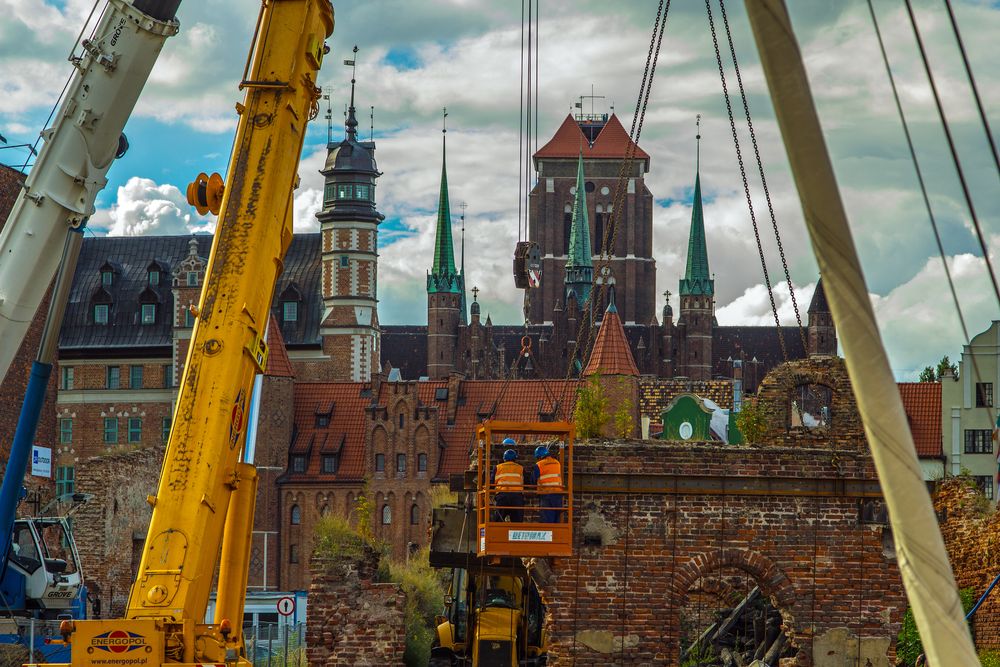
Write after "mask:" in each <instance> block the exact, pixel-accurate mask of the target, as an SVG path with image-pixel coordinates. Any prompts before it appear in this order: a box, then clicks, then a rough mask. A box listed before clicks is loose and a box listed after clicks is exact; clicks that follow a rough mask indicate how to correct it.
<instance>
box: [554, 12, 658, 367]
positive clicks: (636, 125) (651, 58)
mask: <svg viewBox="0 0 1000 667" xmlns="http://www.w3.org/2000/svg"><path fill="white" fill-rule="evenodd" d="M669 12H670V0H666V2H664V0H660V4H659V6H658V8H657V10H656V19H655V21H654V22H653V32H652V34H651V35H650V38H649V50H648V51H647V53H646V66H645V67H644V69H643V73H642V83H641V84H640V86H639V96H638V99H637V100H636V113H635V115H633V116H632V127H631V129H630V131H629V143H628V145H627V146H626V149H625V158H624V160H623V161H622V164H621V167H620V169H619V171H618V182H617V183H616V184H615V196H614V199H613V202H614V203H613V205H612V207H611V214H610V215H609V216H608V224H607V226H606V227H605V229H604V234H603V239H602V243H601V254H600V257H601V259H599V260H598V264H599V265H600V264H601V262H604V264H603V266H602V267H601V268H605V267H606V268H608V269H609V273H610V257H611V250H610V249H609V248H613V247H614V243H615V240H616V238H617V232H618V218H617V216H616V213H617V212H618V211H620V210H621V207H622V205H623V203H624V200H625V189H626V182H627V177H628V171H629V169H630V168H631V165H632V162H633V160H634V159H635V151H636V148H638V143H639V135H640V134H641V133H642V124H643V121H644V120H645V117H646V107H647V105H648V104H649V93H650V91H651V90H652V87H653V77H654V76H655V74H656V61H657V60H658V59H659V55H660V45H661V44H662V43H663V34H664V32H665V31H666V25H667V14H668V13H669ZM609 239H610V243H609V242H608V240H609ZM608 287H609V281H606V280H601V281H600V294H599V300H600V302H601V303H603V302H604V297H605V296H606V295H607V291H608ZM589 303H590V304H591V309H590V310H591V313H590V315H591V317H588V316H586V314H582V315H584V316H582V317H580V324H579V326H578V327H577V332H576V337H575V339H574V341H573V352H572V354H570V355H568V358H567V364H566V379H567V380H569V379H570V378H571V377H572V374H573V366H574V364H575V362H576V361H577V355H578V354H579V353H580V341H581V339H582V338H583V335H584V329H585V328H586V329H587V342H586V344H585V345H584V348H583V349H584V352H587V351H589V350H590V346H591V344H592V342H593V337H594V326H593V321H592V319H593V318H592V315H593V303H594V293H593V292H591V295H590V299H589ZM583 305H584V304H581V310H582V306H583Z"/></svg>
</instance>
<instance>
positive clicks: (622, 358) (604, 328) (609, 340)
mask: <svg viewBox="0 0 1000 667" xmlns="http://www.w3.org/2000/svg"><path fill="white" fill-rule="evenodd" d="M595 373H601V374H603V375H631V376H633V377H635V376H638V375H639V369H638V368H636V366H635V359H633V358H632V350H630V349H629V346H628V342H627V341H626V340H625V329H624V328H623V327H622V320H621V318H620V317H618V309H617V308H616V307H615V303H614V299H613V298H612V301H611V303H610V304H609V305H608V309H607V311H605V313H604V319H603V320H601V328H600V329H598V330H597V338H595V339H594V347H593V349H592V350H591V352H590V361H589V362H587V368H586V369H584V371H583V374H584V375H585V376H589V375H594V374H595Z"/></svg>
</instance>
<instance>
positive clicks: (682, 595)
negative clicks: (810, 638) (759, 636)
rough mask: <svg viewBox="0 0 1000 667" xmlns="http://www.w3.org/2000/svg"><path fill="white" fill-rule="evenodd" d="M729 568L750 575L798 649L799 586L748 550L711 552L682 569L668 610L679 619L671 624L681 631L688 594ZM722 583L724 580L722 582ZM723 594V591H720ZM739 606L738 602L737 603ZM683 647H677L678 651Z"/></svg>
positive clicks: (775, 566) (668, 595)
mask: <svg viewBox="0 0 1000 667" xmlns="http://www.w3.org/2000/svg"><path fill="white" fill-rule="evenodd" d="M726 568H731V569H736V570H740V571H742V572H744V573H746V574H747V575H749V576H750V577H751V578H752V579H753V580H754V583H755V584H756V585H757V586H758V587H759V588H760V591H761V593H762V594H763V595H764V596H765V597H767V598H769V599H770V600H771V604H772V605H773V606H774V607H775V608H776V609H777V610H778V611H779V612H781V619H782V624H783V626H784V629H785V634H786V635H787V636H788V639H789V641H790V642H791V644H792V645H793V646H795V647H798V646H799V642H798V641H797V640H796V631H795V617H794V614H793V613H792V609H793V607H794V605H795V598H796V592H795V585H794V584H793V583H792V581H791V579H789V578H788V575H786V574H785V572H784V571H783V570H782V569H781V568H780V567H778V566H777V565H776V564H775V563H774V562H773V561H771V560H770V559H769V558H768V557H767V556H764V555H763V554H761V553H758V552H756V551H752V550H746V549H725V550H722V551H719V550H715V551H708V552H704V553H700V554H698V555H696V556H694V557H692V558H690V559H689V560H688V561H687V562H686V563H684V564H683V565H681V566H679V567H678V568H677V571H676V572H675V574H674V578H673V585H672V586H671V587H670V588H669V589H668V591H667V608H668V609H670V610H671V614H672V615H673V616H674V617H675V618H673V619H672V620H671V625H672V626H673V627H679V618H678V617H677V616H678V614H679V613H680V610H681V609H682V608H683V607H684V606H685V604H686V603H687V598H688V594H689V592H690V590H691V588H692V587H693V586H695V585H696V584H697V583H698V582H699V580H701V581H702V582H703V584H704V583H705V582H711V581H713V579H712V578H711V577H710V576H709V575H711V574H713V573H716V572H720V571H721V570H724V569H726ZM720 581H721V580H720ZM720 592H721V591H720ZM737 602H738V601H737ZM679 648H680V647H679V646H677V649H679Z"/></svg>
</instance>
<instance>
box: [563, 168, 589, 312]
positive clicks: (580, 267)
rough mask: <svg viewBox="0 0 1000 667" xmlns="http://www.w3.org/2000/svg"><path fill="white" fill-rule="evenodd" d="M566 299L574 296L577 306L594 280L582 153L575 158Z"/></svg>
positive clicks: (582, 301) (580, 305) (583, 305)
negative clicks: (574, 188)
mask: <svg viewBox="0 0 1000 667" xmlns="http://www.w3.org/2000/svg"><path fill="white" fill-rule="evenodd" d="M565 282H566V300H567V302H568V301H569V295H570V293H573V294H574V295H575V296H576V302H577V304H578V305H579V307H580V308H584V307H585V304H586V303H587V302H588V301H589V300H590V291H591V289H592V287H593V284H594V262H593V259H592V257H591V250H590V220H589V219H588V217H587V191H586V185H585V183H584V180H583V153H581V154H580V157H579V159H578V160H577V167H576V195H575V196H574V198H573V217H572V222H571V223H570V232H569V248H568V250H567V252H566V278H565Z"/></svg>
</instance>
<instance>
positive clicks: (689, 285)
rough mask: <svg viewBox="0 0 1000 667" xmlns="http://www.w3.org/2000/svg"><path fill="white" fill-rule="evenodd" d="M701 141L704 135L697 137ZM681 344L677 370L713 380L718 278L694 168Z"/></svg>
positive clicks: (681, 292) (682, 286)
mask: <svg viewBox="0 0 1000 667" xmlns="http://www.w3.org/2000/svg"><path fill="white" fill-rule="evenodd" d="M698 139H699V141H700V139H701V137H700V136H699V137H698ZM678 292H679V296H680V302H681V303H680V317H679V318H678V320H677V329H678V337H679V341H678V342H679V345H678V350H677V365H676V369H675V373H676V374H677V375H679V376H682V377H687V378H690V379H692V380H711V379H712V361H713V358H712V336H713V333H714V332H713V328H714V326H715V280H713V279H712V275H711V273H710V271H709V268H708V245H707V243H706V242H705V218H704V214H703V212H702V206H701V175H700V173H699V169H698V167H695V177H694V203H693V206H692V208H691V233H690V235H689V237H688V253H687V268H686V269H685V271H684V277H683V278H682V279H681V281H680V288H679V290H678Z"/></svg>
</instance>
